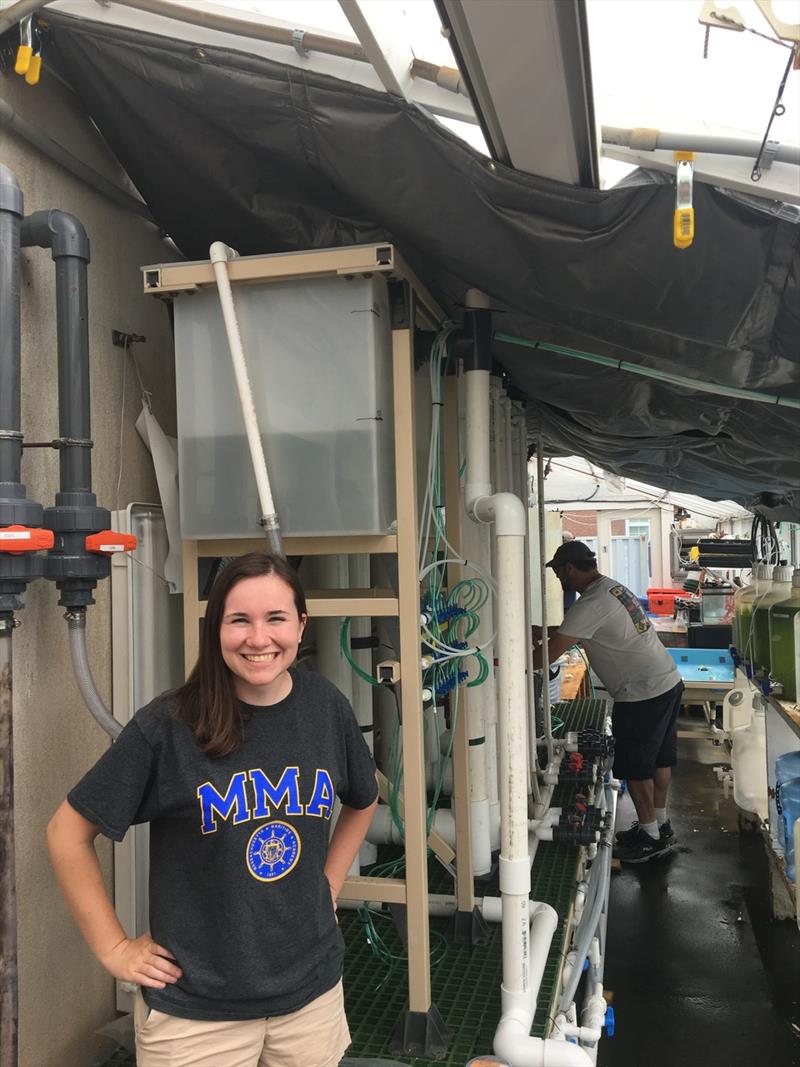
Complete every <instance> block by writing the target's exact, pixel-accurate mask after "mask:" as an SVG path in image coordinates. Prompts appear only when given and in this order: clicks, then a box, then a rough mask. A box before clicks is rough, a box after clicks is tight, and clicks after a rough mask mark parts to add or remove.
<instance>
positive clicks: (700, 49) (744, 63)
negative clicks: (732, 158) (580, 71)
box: [587, 0, 800, 144]
mask: <svg viewBox="0 0 800 1067" xmlns="http://www.w3.org/2000/svg"><path fill="white" fill-rule="evenodd" d="M702 7H703V4H702V0H647V2H646V3H633V2H632V0H587V11H588V19H589V40H590V48H591V64H592V81H593V89H594V99H595V111H596V116H597V120H598V122H599V123H600V124H601V125H607V126H624V127H634V126H647V127H654V128H656V129H660V130H665V131H669V132H681V133H683V132H686V133H711V134H714V133H716V134H725V133H728V134H734V133H739V134H747V135H751V136H753V137H754V138H760V137H762V136H763V135H764V132H765V130H766V127H767V123H768V122H769V118H770V115H771V113H772V108H773V105H774V103H775V98H776V95H777V92H778V88H779V86H780V82H781V78H782V77H783V74H784V71H785V69H786V66H787V62H788V60H789V56H790V49H789V48H788V47H786V46H785V45H783V44H778V43H775V42H774V41H773V40H768V39H767V38H772V37H774V33H773V30H772V28H771V27H770V25H769V23H768V22H767V20H766V18H765V17H764V16H763V15H762V14H761V12H760V11H759V9H758V7H757V6H756V4H755V2H754V0H738V2H737V3H736V5H735V8H736V10H738V12H739V13H740V14H741V16H742V18H743V20H744V22H745V25H746V26H747V27H748V29H746V30H744V31H742V32H737V31H734V30H728V29H721V28H720V29H718V28H712V29H711V30H710V32H709V34H708V40H707V41H706V27H705V26H704V25H701V23H700V22H699V21H698V16H699V14H700V11H701V9H702ZM727 7H728V5H727V4H722V5H720V10H726V9H727ZM774 11H775V14H776V15H778V16H779V17H783V18H784V19H787V20H789V21H793V22H796V21H797V17H798V15H797V12H798V4H797V2H796V0H789V2H788V3H783V6H781V2H778V0H776V3H775V7H774ZM751 30H754V31H758V33H755V32H750V31H751ZM759 34H763V35H764V36H759ZM704 53H705V58H704ZM783 102H784V104H785V106H786V112H785V114H784V115H783V116H782V117H776V119H775V121H774V123H773V126H772V130H771V132H770V139H773V140H779V141H782V142H791V143H795V144H796V143H798V140H800V136H799V134H800V72H798V71H793V72H791V73H790V74H789V77H788V80H787V83H786V89H785V91H784V96H783Z"/></svg>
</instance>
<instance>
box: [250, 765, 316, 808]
mask: <svg viewBox="0 0 800 1067" xmlns="http://www.w3.org/2000/svg"><path fill="white" fill-rule="evenodd" d="M299 777H300V768H299V767H287V768H286V769H285V771H284V772H283V774H282V775H281V776H280V780H279V781H278V784H277V785H273V784H272V782H271V781H270V779H269V778H268V777H267V776H266V774H264V772H263V771H262V770H260V769H258V768H256V769H255V770H252V771H250V781H251V782H252V783H253V789H254V791H255V798H256V806H255V807H254V808H253V811H252V813H251V816H250V817H251V818H253V819H268V818H269V817H270V815H271V814H272V809H274V808H279V807H280V806H281V805H282V804H284V803H285V804H286V807H285V809H284V814H285V815H302V814H303V805H302V804H301V803H300V782H299ZM270 805H271V806H272V807H271V808H270Z"/></svg>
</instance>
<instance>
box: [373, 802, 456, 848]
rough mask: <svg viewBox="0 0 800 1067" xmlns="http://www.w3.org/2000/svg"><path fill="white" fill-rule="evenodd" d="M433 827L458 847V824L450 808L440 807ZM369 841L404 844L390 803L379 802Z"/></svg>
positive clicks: (452, 845) (453, 846) (450, 843)
mask: <svg viewBox="0 0 800 1067" xmlns="http://www.w3.org/2000/svg"><path fill="white" fill-rule="evenodd" d="M432 829H434V830H436V832H437V833H438V834H440V836H441V837H443V838H444V840H445V841H446V842H447V843H448V845H450V847H451V848H455V847H456V825H455V821H454V819H453V813H452V811H450V809H449V808H439V809H438V810H437V812H436V814H435V815H434V819H433V826H432ZM366 839H367V841H369V842H370V843H371V844H373V845H402V844H403V843H404V838H403V835H402V833H401V832H400V830H399V829H398V828H397V826H396V825H395V823H394V820H393V819H392V813H391V810H390V808H389V805H388V804H379V805H378V806H377V808H376V809H375V813H374V814H373V816H372V821H371V823H370V825H369V829H368V830H367V837H366Z"/></svg>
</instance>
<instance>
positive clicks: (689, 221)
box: [672, 152, 694, 248]
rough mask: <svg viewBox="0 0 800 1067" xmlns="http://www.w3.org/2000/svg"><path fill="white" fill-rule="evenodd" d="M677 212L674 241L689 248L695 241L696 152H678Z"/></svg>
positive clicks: (673, 233)
mask: <svg viewBox="0 0 800 1067" xmlns="http://www.w3.org/2000/svg"><path fill="white" fill-rule="evenodd" d="M675 162H676V164H677V173H676V176H675V179H676V180H675V190H676V191H675V214H674V215H673V217H672V243H673V244H674V245H675V247H676V248H688V247H689V245H690V244H691V243H692V241H694V208H693V207H692V184H693V181H694V152H676V153H675Z"/></svg>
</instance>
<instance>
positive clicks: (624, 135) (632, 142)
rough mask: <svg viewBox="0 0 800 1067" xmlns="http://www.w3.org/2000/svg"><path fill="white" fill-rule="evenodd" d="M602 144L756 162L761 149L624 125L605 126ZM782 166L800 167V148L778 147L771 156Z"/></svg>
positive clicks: (745, 141) (745, 142)
mask: <svg viewBox="0 0 800 1067" xmlns="http://www.w3.org/2000/svg"><path fill="white" fill-rule="evenodd" d="M602 138H603V144H611V145H620V146H622V147H623V148H632V149H634V151H639V152H654V151H655V150H656V149H658V148H660V149H666V150H668V151H674V152H708V153H709V154H710V155H716V156H745V157H747V158H750V157H752V158H753V159H755V158H756V157H757V156H758V153H759V151H760V150H761V140H760V138H752V137H715V136H713V135H710V134H703V133H669V132H667V131H665V130H653V129H648V128H644V127H643V128H637V129H625V128H624V127H621V126H603V128H602ZM772 158H773V159H775V160H777V161H778V162H779V163H791V164H792V165H794V166H800V147H798V146H797V145H792V144H778V145H777V148H776V149H775V154H774V156H773V157H772Z"/></svg>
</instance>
